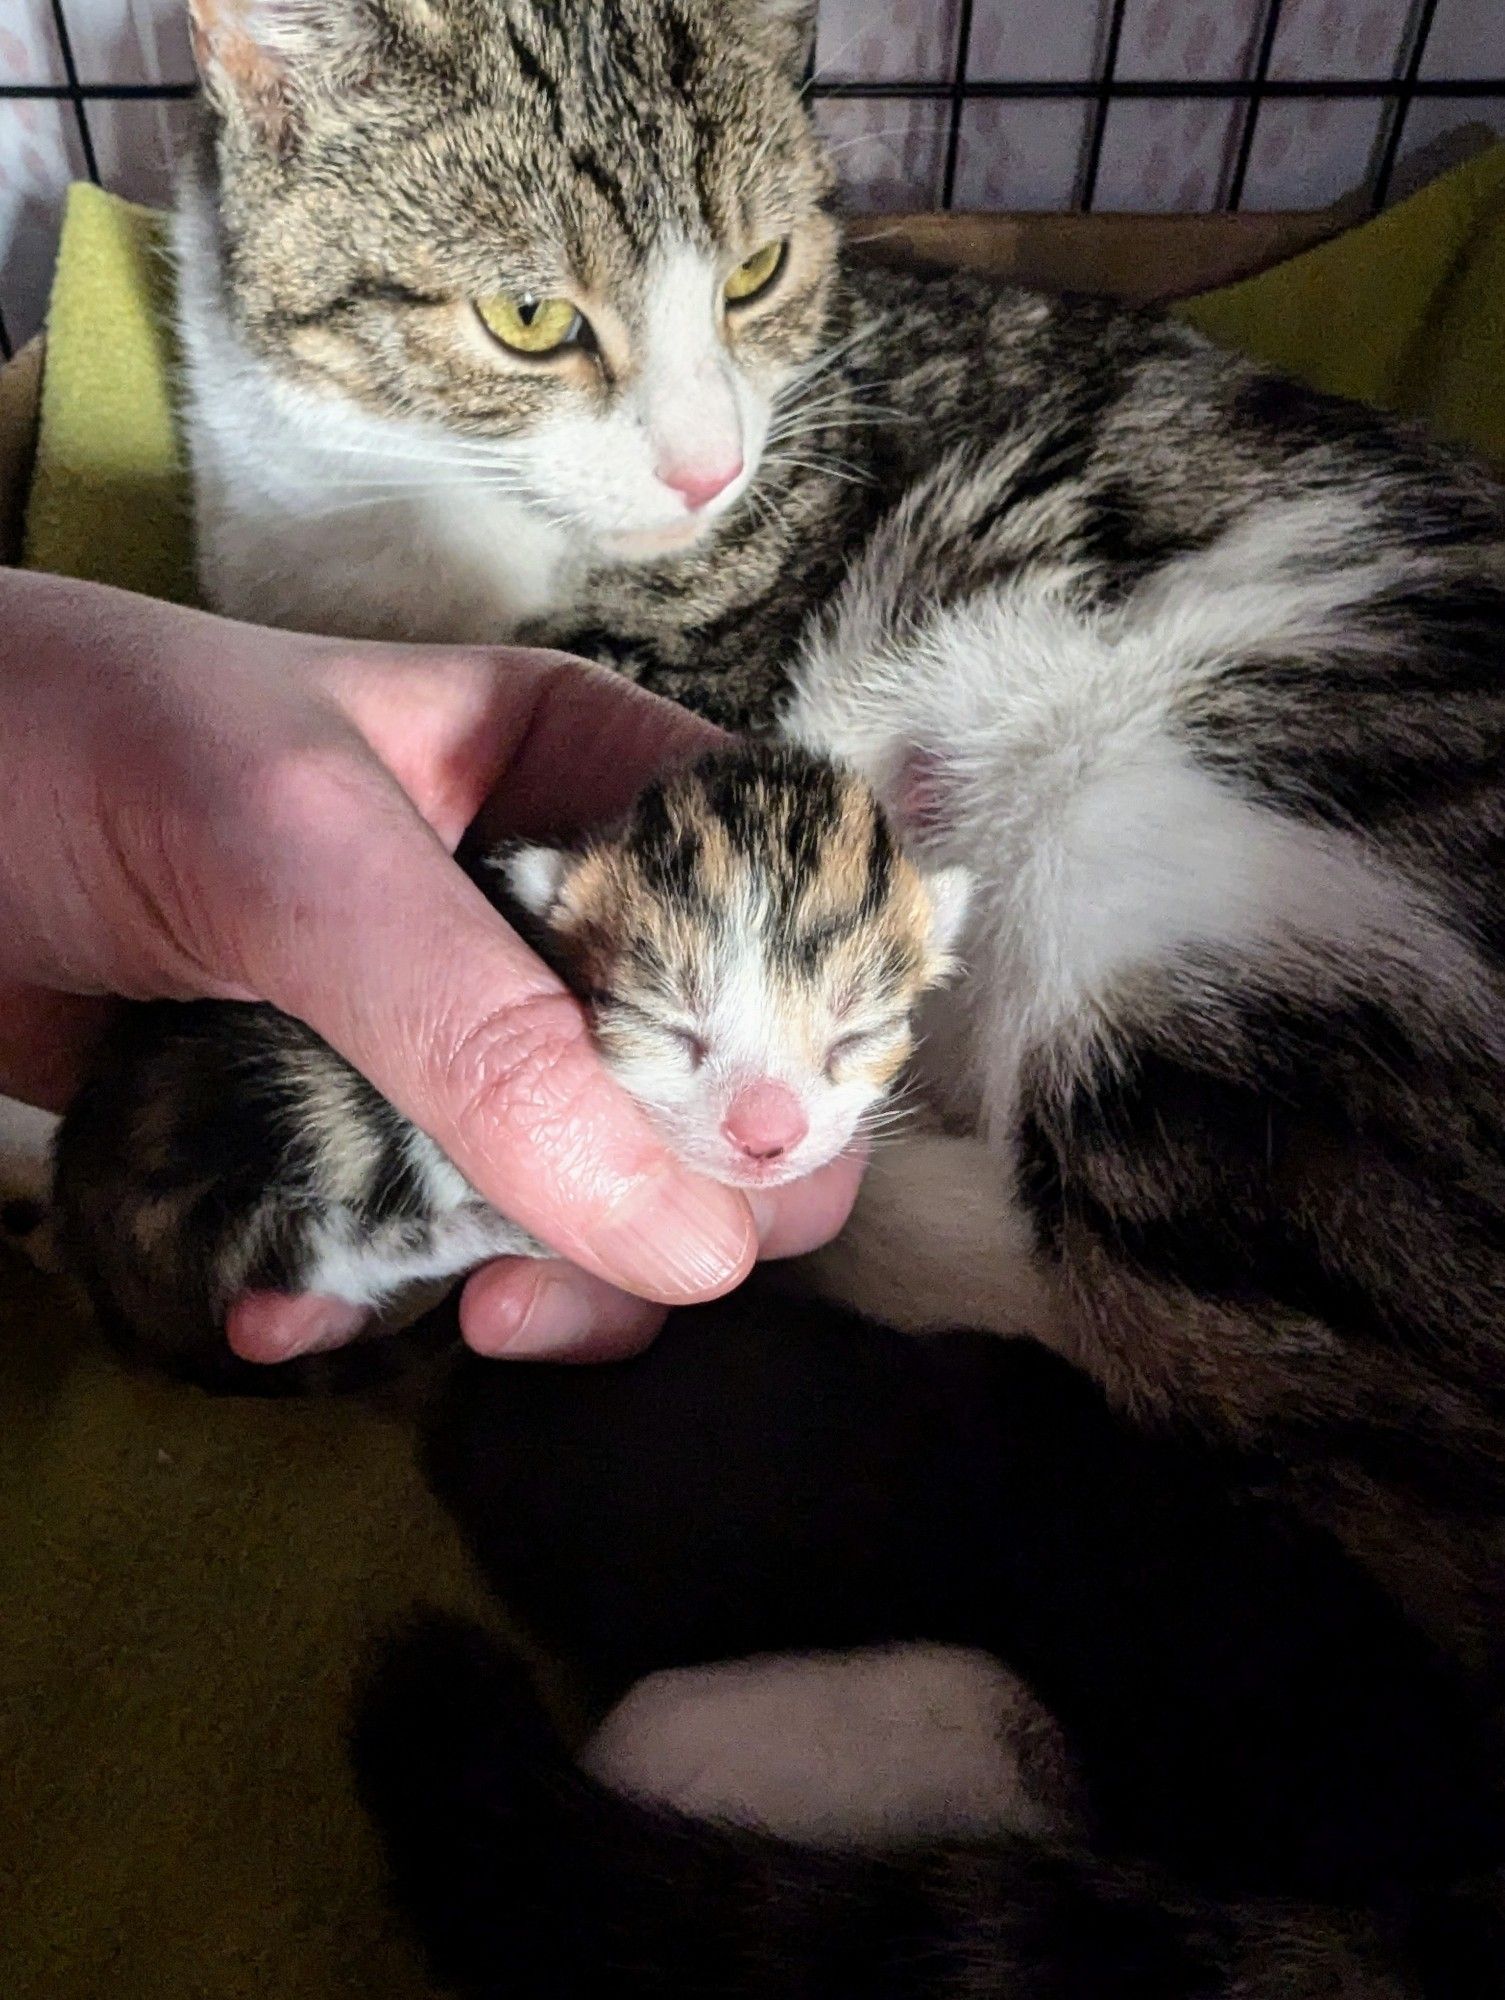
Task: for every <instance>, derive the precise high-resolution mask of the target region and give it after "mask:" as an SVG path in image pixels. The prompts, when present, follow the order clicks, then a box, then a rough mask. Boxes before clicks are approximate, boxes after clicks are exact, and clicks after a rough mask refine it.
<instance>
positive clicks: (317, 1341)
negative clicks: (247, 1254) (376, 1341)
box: [225, 1292, 371, 1364]
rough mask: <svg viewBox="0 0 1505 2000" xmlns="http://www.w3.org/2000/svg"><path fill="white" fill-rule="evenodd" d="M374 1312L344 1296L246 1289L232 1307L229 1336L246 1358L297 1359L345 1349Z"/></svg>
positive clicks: (227, 1328)
mask: <svg viewBox="0 0 1505 2000" xmlns="http://www.w3.org/2000/svg"><path fill="white" fill-rule="evenodd" d="M370 1317H371V1315H370V1313H369V1312H367V1310H366V1309H365V1308H364V1307H363V1306H353V1305H351V1304H350V1303H349V1301H348V1300H346V1299H327V1298H320V1297H318V1296H317V1295H312V1294H309V1295H304V1296H301V1297H299V1296H294V1295H292V1294H290V1293H287V1292H248V1293H247V1294H246V1295H245V1297H244V1298H239V1299H237V1300H236V1301H235V1303H234V1304H233V1305H232V1306H231V1308H230V1310H229V1313H228V1314H227V1315H226V1319H225V1338H226V1340H227V1341H228V1342H229V1344H230V1350H231V1352H232V1353H233V1354H237V1355H239V1357H240V1359H241V1360H242V1361H256V1362H263V1363H268V1364H270V1363H275V1362H278V1361H293V1360H296V1359H297V1358H298V1356H299V1355H303V1354H322V1353H324V1352H325V1351H326V1350H327V1349H329V1348H332V1347H344V1346H345V1345H346V1344H347V1343H348V1342H349V1341H352V1340H354V1339H355V1337H356V1335H357V1334H358V1333H362V1332H363V1331H364V1330H365V1327H366V1324H367V1322H368V1320H369V1319H370Z"/></svg>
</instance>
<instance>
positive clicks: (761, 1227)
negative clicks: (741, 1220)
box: [743, 1189, 779, 1243]
mask: <svg viewBox="0 0 1505 2000" xmlns="http://www.w3.org/2000/svg"><path fill="white" fill-rule="evenodd" d="M743 1199H744V1200H745V1201H746V1203H747V1206H748V1208H749V1209H750V1210H751V1211H752V1219H753V1233H754V1234H755V1235H756V1237H757V1239H758V1241H759V1242H760V1243H766V1242H767V1241H768V1238H769V1235H770V1234H771V1233H772V1230H773V1225H774V1223H775V1222H776V1221H777V1220H778V1213H779V1205H778V1203H777V1202H776V1201H775V1200H774V1198H773V1196H772V1195H771V1194H759V1193H757V1192H756V1191H755V1190H753V1189H749V1190H748V1192H747V1193H746V1194H745V1195H744V1196H743Z"/></svg>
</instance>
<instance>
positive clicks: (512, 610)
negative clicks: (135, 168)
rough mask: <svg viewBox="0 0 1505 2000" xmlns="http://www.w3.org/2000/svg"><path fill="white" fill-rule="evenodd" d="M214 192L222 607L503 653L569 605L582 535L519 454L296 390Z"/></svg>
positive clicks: (191, 332) (201, 272)
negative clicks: (238, 317) (257, 307)
mask: <svg viewBox="0 0 1505 2000" xmlns="http://www.w3.org/2000/svg"><path fill="white" fill-rule="evenodd" d="M213 230H214V224H213V220H212V217H211V216H210V215H209V214H208V213H207V212H206V209H205V206H204V203H203V199H202V196H199V197H197V198H194V197H192V196H188V197H185V199H184V200H183V202H182V203H181V204H180V207H179V211H178V214H177V217H176V220H175V231H176V242H177V250H178V269H179V281H180V330H181V338H182V345H183V354H184V363H185V367H186V369H187V372H188V375H189V378H190V394H189V397H188V404H189V407H190V408H191V409H192V412H193V421H192V424H191V425H190V427H189V446H190V456H191V460H192V469H193V482H194V521H195V532H196V536H197V544H198V548H197V555H198V565H199V574H200V579H201V582H202V584H203V588H204V594H205V596H206V598H207V599H208V601H209V602H210V603H211V604H213V605H214V607H215V609H216V610H218V611H221V612H224V613H226V614H228V615H231V616H236V617H241V618H246V619H252V620H255V621H256V622H258V623H260V624H276V625H284V626H288V627H291V628H292V629H294V630H300V631H307V632H326V633H330V634H333V635H338V636H342V637H345V638H372V639H412V640H423V641H429V642H433V643H440V644H442V643H446V642H451V643H456V644H470V643H474V644H487V643H496V642H498V641H504V640H506V639H508V638H510V637H511V636H512V635H513V634H514V633H515V632H516V631H517V629H518V628H519V626H521V625H523V624H526V623H527V622H528V621H530V620H532V619H536V618H541V617H544V616H547V615H549V614H550V613H553V612H556V611H559V610H561V609H563V608H564V607H565V606H566V605H567V603H568V601H569V597H570V594H571V591H572V588H573V586H574V583H575V581H576V579H577V578H578V575H579V560H578V555H577V553H576V549H575V547H574V546H572V543H571V539H570V537H569V535H568V532H567V531H566V530H565V529H564V528H563V527H561V526H558V525H556V524H555V523H553V522H551V521H549V520H548V519H546V518H545V517H544V516H543V515H541V514H540V512H539V511H538V509H537V507H536V506H531V505H525V504H524V503H523V502H522V501H521V500H520V499H519V498H518V497H516V495H515V491H514V488H515V483H516V482H515V479H514V478H513V477H512V476H511V475H510V474H509V472H508V469H507V466H506V464H505V462H504V459H503V457H502V456H501V454H500V453H499V452H498V451H497V450H495V449H494V448H490V447H487V446H485V445H484V444H483V443H481V442H479V441H473V440H469V439H466V438H463V437H459V436H457V435H455V434H453V433H447V432H444V431H442V430H440V429H439V428H438V427H437V426H427V425H423V424H420V423H417V422H414V423H412V424H399V423H396V422H394V421H393V419H392V418H391V417H389V416H383V417H374V416H367V415H365V414H364V413H363V412H362V411H361V410H359V409H358V408H357V407H355V405H354V404H352V403H348V402H346V401H344V400H343V399H335V398H332V397H326V396H320V395H318V394H316V393H312V392H310V391H307V390H304V389H301V388H299V387H297V386H296V385H294V384H291V383H289V382H287V381H285V380H283V379H281V378H280V377H279V376H278V375H277V373H276V372H275V371H274V370H272V369H270V368H268V367H267V366H266V365H264V364H263V363H262V362H261V361H259V360H258V359H257V357H256V356H255V355H253V354H252V353H250V352H249V351H248V350H247V349H246V347H245V346H244V345H243V344H242V342H241V341H240V339H239V337H238V336H237V334H236V333H235V331H234V329H233V327H232V326H231V325H230V323H229V322H228V320H227V318H226V316H225V313H224V309H223V306H222V304H221V303H220V301H219V300H218V298H217V297H216V296H215V295H214V288H215V286H216V284H217V282H218V281H217V278H216V276H215V272H216V270H217V265H216V261H215V253H214V249H213V243H212V238H213Z"/></svg>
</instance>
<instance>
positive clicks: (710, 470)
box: [658, 458, 742, 514]
mask: <svg viewBox="0 0 1505 2000" xmlns="http://www.w3.org/2000/svg"><path fill="white" fill-rule="evenodd" d="M658 476H659V478H660V479H661V480H662V481H663V482H664V484H665V486H668V487H670V488H672V489H673V491H674V492H676V493H679V494H682V495H683V497H684V502H685V505H686V506H687V507H688V508H689V509H690V511H691V512H692V513H697V514H698V513H699V511H700V509H701V508H702V507H709V506H710V504H711V502H712V501H713V500H714V499H715V498H716V496H717V494H718V493H724V492H725V491H726V489H727V487H728V486H730V485H731V484H732V482H733V480H736V479H740V478H741V477H742V460H741V459H740V458H729V459H726V460H724V461H723V462H722V463H721V464H720V465H664V466H660V468H659V475H658Z"/></svg>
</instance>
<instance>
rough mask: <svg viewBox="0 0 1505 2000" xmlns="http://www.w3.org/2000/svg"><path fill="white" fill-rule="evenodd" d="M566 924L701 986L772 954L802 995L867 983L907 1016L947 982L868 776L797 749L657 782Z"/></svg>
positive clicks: (583, 878) (654, 970) (574, 898)
mask: <svg viewBox="0 0 1505 2000" xmlns="http://www.w3.org/2000/svg"><path fill="white" fill-rule="evenodd" d="M565 905H566V910H567V913H568V914H567V917H566V928H567V930H573V931H575V933H576V934H577V935H578V936H581V937H584V936H585V935H586V934H590V935H592V936H594V937H595V938H596V939H597V940H598V941H599V940H603V939H605V938H608V937H613V938H615V939H616V940H617V941H618V942H619V944H620V946H621V948H622V951H623V953H624V955H625V958H626V960H627V961H628V963H627V965H626V966H625V967H624V968H623V971H624V973H625V975H626V976H628V977H634V976H635V977H636V978H637V979H638V980H641V981H642V982H644V983H645V984H648V985H653V984H655V983H656V982H657V980H658V978H660V977H662V978H665V979H667V980H669V981H671V982H675V983H682V982H683V980H684V979H685V978H686V977H687V976H688V977H691V978H696V977H697V976H698V978H699V981H700V983H702V984H703V983H704V982H705V980H707V979H709V978H712V977H714V966H715V962H716V959H717V956H718V954H724V953H725V952H726V950H728V949H729V948H738V949H742V948H746V947H747V946H749V945H755V946H757V947H758V948H759V949H760V950H761V953H762V956H763V958H764V960H765V962H766V964H767V967H768V970H769V974H770V977H771V979H772V980H773V982H774V983H775V984H776V985H777V986H778V987H779V988H780V989H782V990H785V991H787V992H799V991H805V992H812V993H813V992H814V991H816V990H825V989H834V990H835V991H836V992H837V993H840V992H841V991H842V990H844V989H848V988H851V987H853V986H854V985H857V984H859V983H860V986H861V989H862V992H863V995H864V997H867V998H870V999H873V998H878V997H887V998H892V999H893V1000H894V1001H896V1002H897V1003H899V1004H901V1005H907V1004H908V1002H909V1001H910V999H912V998H913V996H914V994H915V993H916V992H917V991H918V990H919V988H920V987H921V986H922V985H923V984H924V983H926V981H927V979H928V978H929V976H930V975H931V972H932V969H933V968H932V965H931V956H930V951H929V944H928V939H929V930H930V904H929V898H928V895H927V893H926V891H925V889H924V887H923V885H922V883H921V881H920V878H919V876H918V874H917V873H916V871H915V870H914V868H913V867H912V866H911V864H910V863H909V862H908V861H906V860H905V859H904V857H903V855H902V854H901V852H900V851H899V849H898V847H897V845H896V843H895V841H894V837H893V834H892V831H891V829H890V827H889V824H888V821H887V819H886V817H885V815H884V813H883V810H882V807H881V806H880V805H879V803H878V800H877V798H876V797H875V796H874V794H873V792H872V791H871V790H870V788H869V787H868V786H867V785H866V784H865V783H863V781H862V780H861V779H859V778H857V777H855V776H853V775H852V774H850V773H847V772H844V771H841V770H839V769H838V768H837V767H836V766H834V765H832V764H830V763H828V762H826V761H825V760H824V759H820V758H816V757H811V756H809V755H807V754H806V753H804V752H802V751H798V750H794V749H786V750H781V751H778V752H776V753H770V752H769V751H768V750H766V749H760V750H757V751H752V752H741V751H730V752H727V753H725V754H724V755H722V756H719V757H716V758H712V759H710V760H707V761H706V762H705V763H703V764H699V765H697V766H695V767H694V769H693V770H691V771H688V772H685V773H683V774H681V775H679V776H677V777H674V778H672V779H669V780H667V781H665V782H664V783H662V784H659V785H655V786H654V787H652V788H651V789H650V790H649V791H648V792H647V793H645V794H644V796H643V798H642V799H641V800H640V801H639V803H638V806H637V808H636V809H635V811H634V814H633V818H632V821H631V824H630V825H629V827H628V828H627V830H626V832H625V834H624V835H623V837H622V838H621V839H620V840H619V841H618V842H615V843H613V844H612V845H611V846H610V847H608V848H601V849H598V850H596V852H595V853H594V854H593V855H591V856H589V857H588V858H587V860H586V861H585V863H584V864H583V865H582V867H581V868H580V869H579V870H577V872H576V876H575V878H574V880H573V882H572V883H571V885H570V888H569V891H568V893H567V895H566V898H565Z"/></svg>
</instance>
